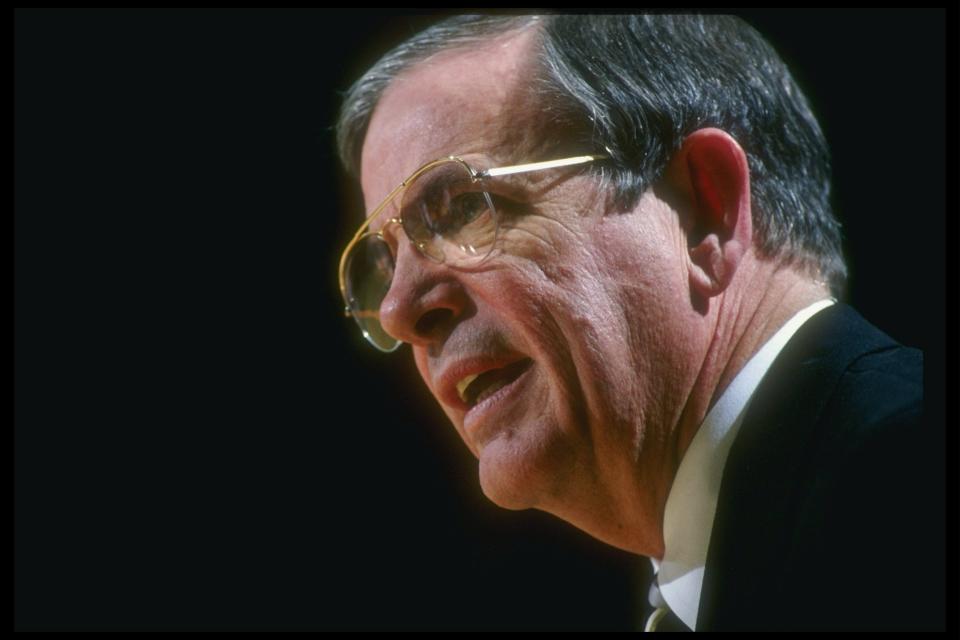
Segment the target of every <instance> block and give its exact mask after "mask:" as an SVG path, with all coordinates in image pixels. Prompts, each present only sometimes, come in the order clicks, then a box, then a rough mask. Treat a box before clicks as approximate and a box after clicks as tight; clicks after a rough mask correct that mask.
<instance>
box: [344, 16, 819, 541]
mask: <svg viewBox="0 0 960 640" xmlns="http://www.w3.org/2000/svg"><path fill="white" fill-rule="evenodd" d="M535 35H536V34H535V31H534V30H525V31H521V32H519V33H514V34H511V35H509V36H507V37H504V38H501V39H499V40H497V41H495V42H493V43H491V44H490V45H487V46H485V47H484V48H483V49H479V50H477V49H475V50H467V51H457V52H447V53H444V54H440V55H438V56H434V57H433V58H431V59H430V60H428V61H426V62H424V63H421V64H419V65H417V66H416V67H414V68H413V69H411V70H409V71H407V72H406V73H404V74H403V75H402V76H401V77H399V78H397V79H396V80H395V81H394V83H393V84H392V85H391V86H390V87H389V89H388V90H387V91H386V92H385V94H384V95H383V97H382V99H381V101H380V103H379V104H378V106H377V108H376V110H375V112H374V114H373V118H372V120H371V123H370V126H369V129H368V132H367V136H366V138H365V141H364V146H363V153H362V166H361V182H362V188H363V193H364V198H365V201H366V205H367V209H368V210H370V209H371V208H372V207H374V206H375V205H376V204H377V203H379V202H380V201H381V200H382V199H383V197H384V196H385V195H386V194H387V193H389V192H390V191H391V190H392V189H393V188H394V187H395V186H396V185H397V184H399V183H400V182H401V181H402V180H403V179H405V178H406V177H407V176H408V175H409V174H410V173H411V172H413V171H414V170H415V169H416V168H417V167H419V166H420V165H422V164H423V163H425V162H427V161H429V160H432V159H434V158H438V157H441V156H446V155H451V154H456V155H465V154H466V155H470V154H473V155H472V157H476V158H477V160H478V161H488V162H489V164H490V165H491V166H497V165H499V164H508V163H511V162H531V161H537V160H548V159H553V158H552V157H550V158H544V157H522V155H523V154H524V153H526V152H528V151H529V150H531V149H535V148H536V140H537V137H538V136H542V135H549V133H550V132H549V130H544V127H545V126H546V125H544V123H543V121H544V120H546V119H545V118H542V117H540V118H538V117H537V116H538V114H541V113H542V110H541V109H540V108H539V107H538V106H537V104H536V101H535V100H533V99H532V98H531V97H530V95H529V93H528V92H527V91H526V87H527V85H528V82H527V80H528V78H529V77H530V73H531V64H532V63H531V60H532V58H531V47H532V45H533V44H534V41H535ZM581 152H582V153H591V152H596V150H594V149H583V150H581ZM749 194H750V179H749V172H748V168H747V161H746V158H745V155H744V153H743V151H742V149H741V148H740V146H739V145H738V144H737V142H736V141H735V140H734V139H733V138H732V137H730V136H729V135H728V134H726V133H724V132H722V131H719V130H716V129H703V130H700V131H697V132H695V133H694V134H692V135H691V136H689V138H688V139H687V141H686V142H685V144H684V147H683V148H682V149H681V150H680V151H679V152H678V153H677V154H676V156H675V157H674V158H673V160H672V162H671V164H670V166H669V168H668V171H667V172H666V177H665V178H664V180H663V181H662V184H659V185H656V186H655V188H653V189H651V190H649V191H648V192H647V193H646V194H645V195H644V196H643V197H642V198H641V200H640V202H639V203H638V204H637V206H636V207H635V208H634V209H633V210H632V211H628V212H611V211H610V210H609V208H608V206H607V199H606V197H605V194H603V193H600V192H599V191H598V186H597V182H596V179H595V178H594V177H591V176H590V175H587V174H585V173H582V172H578V171H571V170H563V169H560V170H553V171H546V172H539V173H536V174H530V175H529V176H527V177H525V178H523V179H522V180H515V181H513V182H512V183H511V184H510V185H509V186H504V187H503V189H502V192H501V193H495V194H494V195H496V196H499V197H501V198H502V199H503V200H504V201H505V202H506V203H507V204H505V205H504V207H503V209H504V212H505V220H508V224H506V225H505V226H506V228H504V227H503V226H502V227H501V235H500V238H499V240H498V243H499V244H498V246H497V248H496V250H495V254H494V255H493V256H492V257H491V258H490V259H489V260H487V261H486V262H484V263H483V264H481V265H480V266H477V267H472V268H469V269H454V268H451V267H449V266H447V265H443V264H437V263H434V262H431V261H430V260H428V259H426V258H425V257H423V256H422V255H420V254H419V253H418V252H417V251H416V249H415V248H414V247H413V246H412V245H411V243H410V242H409V241H408V240H407V239H406V238H405V237H404V235H403V232H402V230H401V229H399V228H398V227H397V226H396V225H393V226H390V227H388V228H387V229H386V231H385V233H386V234H387V235H388V236H389V237H390V238H391V240H392V241H393V242H395V246H396V250H397V267H396V273H395V277H394V281H393V284H392V286H391V289H390V291H389V293H388V295H387V297H386V299H385V300H384V303H383V306H382V307H381V322H382V324H383V326H384V328H385V329H386V330H387V331H388V332H389V333H390V334H392V335H393V336H395V337H397V338H399V339H401V340H403V341H405V342H408V343H410V344H411V345H412V347H413V353H414V358H415V360H416V363H417V367H418V369H419V371H420V373H421V375H422V377H423V379H424V381H425V383H426V384H427V386H428V387H429V388H430V390H431V392H432V393H433V394H434V395H435V396H436V397H437V398H438V401H440V402H441V405H442V406H443V408H444V411H445V412H446V414H447V415H448V416H449V418H450V420H451V422H452V423H453V425H454V427H455V428H456V429H457V431H458V432H459V434H460V436H461V438H462V439H463V441H464V443H465V444H466V445H467V447H469V449H470V451H472V452H473V454H474V455H475V456H476V457H477V459H478V461H479V478H480V484H481V487H482V489H483V491H484V493H485V495H486V496H487V497H488V498H489V499H491V500H492V501H493V502H495V503H496V504H498V505H500V506H502V507H505V508H508V509H527V508H536V509H541V510H543V511H547V512H549V513H553V514H555V515H556V516H558V517H560V518H562V519H564V520H566V521H568V522H570V523H571V524H573V525H574V526H577V527H579V528H581V529H583V530H584V531H586V532H588V533H590V534H591V535H593V536H594V537H596V538H598V539H600V540H603V541H604V542H607V543H609V544H612V545H614V546H616V547H619V548H621V549H625V550H628V551H631V552H634V553H638V554H641V555H645V556H652V557H656V558H662V556H663V550H664V541H663V533H662V530H663V512H664V508H665V504H666V500H667V495H668V493H669V490H670V486H671V483H672V481H673V478H674V476H675V474H676V471H677V468H678V466H679V464H680V460H681V458H682V456H683V453H684V452H685V451H686V449H687V447H688V446H689V444H690V441H691V440H692V439H693V436H694V435H695V433H696V430H697V428H698V427H699V425H700V423H701V422H702V420H703V418H704V416H705V414H706V412H707V410H708V409H709V407H710V406H711V404H712V402H713V401H715V400H716V398H717V397H718V395H719V394H720V393H721V392H722V390H723V389H724V388H725V387H726V385H727V384H729V382H730V381H731V380H732V378H733V377H734V376H735V375H736V373H737V372H738V371H739V370H740V368H742V367H743V365H744V364H745V363H746V362H747V360H749V358H750V357H751V356H752V355H753V353H755V352H756V350H757V349H759V347H760V346H762V345H763V343H764V342H765V341H766V340H767V339H769V337H770V336H772V335H773V333H774V332H775V331H776V330H777V329H778V328H779V327H780V326H781V325H782V324H783V323H784V322H785V321H786V320H787V319H789V318H790V316H792V315H793V314H794V313H795V312H796V311H798V310H799V309H802V308H803V307H804V306H806V305H808V304H810V303H812V302H814V301H815V300H818V299H822V298H824V297H827V296H828V293H827V292H826V290H825V289H824V288H823V286H822V285H820V284H816V283H814V282H813V281H812V280H811V279H810V278H809V277H806V276H804V275H802V274H800V273H797V272H795V271H793V270H791V269H788V268H783V267H780V266H778V265H777V264H775V263H773V262H770V261H764V260H760V259H758V258H757V256H756V254H755V252H754V250H753V247H752V244H751V238H752V223H751V207H750V195H749ZM390 215H394V214H392V213H391V214H390ZM387 217H389V216H384V219H386V218H387ZM381 224H382V221H377V222H376V223H375V224H374V225H373V226H374V228H377V227H379V226H380V225H381ZM478 356H490V357H504V358H507V359H511V358H512V359H515V358H518V357H526V358H531V359H532V361H533V365H532V368H531V369H530V371H529V372H528V374H527V380H526V381H525V383H524V385H525V386H524V388H523V393H522V395H521V396H520V397H519V398H518V399H517V400H516V401H513V402H508V403H505V404H504V405H502V408H500V409H498V410H497V411H494V412H493V413H492V414H488V415H487V416H486V417H487V419H486V420H484V421H482V422H480V423H470V422H469V421H466V423H465V411H463V410H462V409H461V408H457V407H454V406H451V405H450V404H449V403H445V402H443V401H442V400H441V399H440V395H439V394H440V393H441V391H440V388H439V386H438V382H439V379H440V376H442V375H443V374H444V373H445V372H447V371H449V368H450V367H451V366H452V365H453V364H454V363H456V362H458V361H463V360H464V359H465V358H469V357H478Z"/></svg>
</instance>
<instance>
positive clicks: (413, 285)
mask: <svg viewBox="0 0 960 640" xmlns="http://www.w3.org/2000/svg"><path fill="white" fill-rule="evenodd" d="M468 304H469V299H468V297H467V293H466V291H465V290H464V288H463V285H462V284H461V283H460V281H459V280H458V279H457V274H456V273H455V272H454V271H453V270H451V269H450V268H449V267H447V266H445V265H443V264H437V263H436V262H433V261H432V260H430V259H428V258H427V257H426V256H424V255H422V254H421V253H420V252H419V251H417V250H416V249H415V248H414V247H413V245H412V244H411V243H410V241H409V240H406V238H403V239H401V241H400V242H399V243H398V247H397V260H396V266H395V268H394V272H393V282H391V283H390V290H389V291H387V295H386V297H385V298H384V299H383V302H382V303H381V304H380V324H381V325H382V326H383V328H384V330H385V331H386V332H387V333H389V334H390V335H391V336H393V337H394V338H396V339H397V340H402V341H403V342H408V343H410V344H412V345H414V346H429V345H431V344H435V343H440V342H442V341H443V340H444V339H445V338H446V336H447V335H448V334H449V333H450V331H451V330H452V329H453V327H454V326H455V325H456V323H457V321H458V320H459V319H460V318H461V317H462V316H463V314H464V312H465V310H466V309H467V306H468Z"/></svg>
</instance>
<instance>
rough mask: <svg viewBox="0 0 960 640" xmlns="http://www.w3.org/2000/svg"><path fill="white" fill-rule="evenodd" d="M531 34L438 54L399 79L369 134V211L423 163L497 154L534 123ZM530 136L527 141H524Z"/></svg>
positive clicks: (365, 172) (365, 182) (365, 181)
mask: <svg viewBox="0 0 960 640" xmlns="http://www.w3.org/2000/svg"><path fill="white" fill-rule="evenodd" d="M535 37H536V34H535V31H534V30H533V29H525V30H524V31H521V32H517V33H513V34H510V35H508V36H503V37H500V38H497V39H494V40H491V43H490V44H489V45H484V46H483V47H480V48H472V49H469V50H465V51H452V52H443V53H441V54H438V55H436V56H434V57H432V58H430V59H428V60H426V61H424V62H421V63H419V64H417V65H415V66H414V67H413V68H411V69H409V70H407V71H405V72H404V73H403V74H401V75H400V76H399V77H397V78H396V79H395V80H394V81H393V82H392V83H391V84H390V86H389V87H388V88H387V90H386V91H385V92H384V94H383V96H382V97H381V99H380V101H379V103H378V104H377V107H376V109H375V110H374V113H373V116H372V118H371V120H370V125H369V127H368V129H367V135H366V137H365V139H364V143H363V151H362V156H361V186H362V188H363V193H364V198H365V200H366V201H367V208H368V209H369V208H370V206H372V205H374V204H376V200H377V199H382V198H383V197H384V196H385V195H386V194H387V193H389V191H390V190H391V189H392V188H393V187H395V186H397V184H399V183H400V182H401V181H402V180H404V179H405V178H406V177H407V176H409V175H410V174H411V173H412V172H413V171H415V170H416V169H417V168H418V167H420V166H421V165H422V164H424V163H425V162H429V161H430V160H434V159H436V158H439V157H442V156H447V155H456V154H467V153H486V154H492V155H502V153H503V149H502V147H503V146H504V144H505V143H506V142H507V141H510V142H511V143H512V144H517V145H518V146H519V143H520V142H521V138H523V134H522V132H529V131H530V128H529V127H525V126H524V123H525V122H526V121H529V120H530V118H531V117H532V113H533V110H532V109H531V107H530V102H531V100H530V98H529V92H528V91H525V90H524V88H525V86H526V85H527V84H529V83H528V82H525V81H526V80H528V79H529V78H530V74H531V67H532V63H533V55H532V53H531V50H532V45H533V41H534V38H535ZM528 135H529V134H528Z"/></svg>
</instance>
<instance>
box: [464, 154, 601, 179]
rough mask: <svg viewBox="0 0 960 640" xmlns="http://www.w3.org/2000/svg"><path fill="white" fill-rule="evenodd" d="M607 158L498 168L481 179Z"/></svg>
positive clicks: (581, 158)
mask: <svg viewBox="0 0 960 640" xmlns="http://www.w3.org/2000/svg"><path fill="white" fill-rule="evenodd" d="M606 157H607V156H600V155H598V156H574V157H572V158H561V159H560V160H547V161H546V162H529V163H527V164H518V165H514V166H512V167H498V168H496V169H487V170H486V171H481V172H480V177H490V178H494V177H496V176H508V175H512V174H514V173H526V172H528V171H541V170H543V169H556V168H557V167H569V166H570V165H575V164H585V163H587V162H593V161H594V160H603V159H605V158H606Z"/></svg>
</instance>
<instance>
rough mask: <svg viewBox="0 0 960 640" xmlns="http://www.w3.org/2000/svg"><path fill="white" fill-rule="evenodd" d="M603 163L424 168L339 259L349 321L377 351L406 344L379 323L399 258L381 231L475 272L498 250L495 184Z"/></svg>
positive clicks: (458, 162)
mask: <svg viewBox="0 0 960 640" xmlns="http://www.w3.org/2000/svg"><path fill="white" fill-rule="evenodd" d="M604 158H606V156H600V155H587V156H575V157H571V158H562V159H560V160H549V161H546V162H532V163H529V164H520V165H514V166H510V167H496V168H485V169H478V168H477V166H481V163H482V161H481V160H473V159H471V160H470V161H469V162H468V161H467V160H464V159H463V158H461V157H457V156H448V157H446V158H441V159H439V160H434V161H432V162H428V163H427V164H425V165H423V166H422V167H420V168H419V169H417V170H416V171H414V172H413V174H412V175H411V176H410V177H409V178H407V179H406V180H404V181H403V182H401V183H400V185H399V186H397V187H396V188H395V189H394V190H393V191H391V192H390V193H389V194H388V195H387V197H386V198H384V200H383V202H381V203H380V204H379V205H377V207H376V208H375V209H374V210H373V211H372V212H371V213H370V215H369V216H367V219H366V221H365V222H364V223H363V224H362V225H360V229H358V230H357V232H356V234H354V236H353V239H351V240H350V242H349V244H347V248H346V249H344V251H343V255H341V256H340V292H341V294H343V300H344V302H345V303H346V308H345V314H346V315H347V316H352V317H353V318H354V320H356V321H357V324H358V325H360V330H361V331H362V332H363V335H364V337H365V338H366V339H367V340H368V341H369V342H370V344H372V345H373V346H374V347H376V348H377V349H379V350H380V351H383V352H386V353H389V352H391V351H395V350H396V349H397V348H398V347H399V346H400V344H401V342H400V341H399V340H397V339H396V338H394V337H393V336H391V335H390V334H388V333H387V332H386V331H385V330H384V329H383V326H382V325H381V324H380V304H381V303H382V302H383V300H384V298H385V297H386V295H387V292H388V291H389V290H390V285H391V283H392V282H393V272H394V267H395V266H396V255H395V253H394V249H393V247H392V246H391V244H390V242H389V241H388V240H387V238H386V237H385V236H384V235H383V230H384V229H385V228H386V227H387V226H389V225H391V224H396V225H399V226H400V227H402V228H403V231H404V233H405V234H406V236H407V238H408V239H409V240H410V242H411V243H412V244H413V246H414V247H416V248H417V250H418V251H419V252H420V253H421V254H423V255H424V256H425V257H427V258H428V259H430V260H432V261H434V262H437V263H444V264H447V265H450V266H452V267H457V268H465V267H472V266H477V265H479V264H480V263H482V262H483V261H484V260H486V259H487V258H488V257H489V256H490V254H491V252H492V251H493V247H494V244H495V242H496V240H497V232H498V231H499V228H500V216H499V215H498V213H497V208H496V207H495V206H494V199H493V198H492V197H491V196H490V192H489V191H490V190H489V187H490V180H491V178H496V177H499V176H506V175H513V174H518V173H529V172H532V171H543V170H546V169H556V168H559V167H569V166H573V165H579V164H585V163H588V162H593V161H595V160H601V159H604ZM397 198H399V205H398V208H397V211H398V213H399V215H397V216H395V217H391V218H389V219H388V220H387V221H386V223H384V224H383V225H382V226H381V228H380V229H379V230H378V231H371V230H370V225H371V224H372V223H373V222H374V221H375V220H376V219H377V218H378V217H379V216H380V214H382V213H383V212H384V211H385V210H386V209H387V207H388V206H389V205H390V204H391V203H392V202H394V201H395V200H396V199H397Z"/></svg>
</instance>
